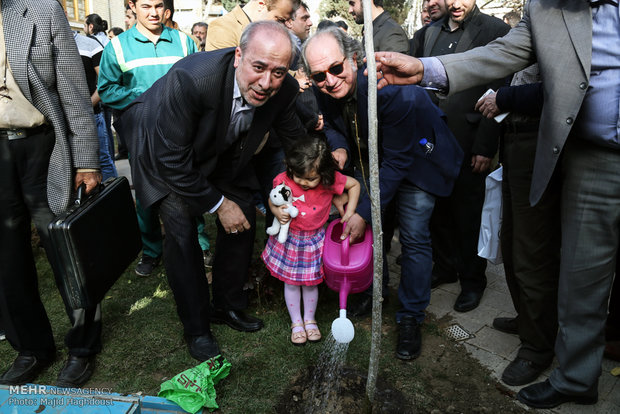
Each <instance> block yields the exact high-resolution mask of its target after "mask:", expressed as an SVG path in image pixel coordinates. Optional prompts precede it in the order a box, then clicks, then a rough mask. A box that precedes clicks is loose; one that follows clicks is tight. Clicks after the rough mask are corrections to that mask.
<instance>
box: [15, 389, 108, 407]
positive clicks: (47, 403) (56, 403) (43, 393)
mask: <svg viewBox="0 0 620 414" xmlns="http://www.w3.org/2000/svg"><path fill="white" fill-rule="evenodd" d="M111 392H112V389H111V388H56V387H46V386H45V385H15V386H13V385H11V386H9V394H10V397H9V399H8V400H6V404H7V405H8V406H19V407H40V406H44V407H67V406H76V407H80V408H81V407H86V406H99V407H103V406H111V405H113V404H114V401H112V400H111V399H109V398H101V396H103V395H106V394H109V393H111Z"/></svg>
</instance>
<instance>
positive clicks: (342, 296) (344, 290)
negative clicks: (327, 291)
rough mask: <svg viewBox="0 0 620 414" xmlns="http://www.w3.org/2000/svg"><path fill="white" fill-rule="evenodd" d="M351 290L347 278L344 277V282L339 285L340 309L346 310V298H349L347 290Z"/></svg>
mask: <svg viewBox="0 0 620 414" xmlns="http://www.w3.org/2000/svg"><path fill="white" fill-rule="evenodd" d="M350 289H351V284H350V283H349V281H348V279H347V277H346V276H345V278H344V280H343V281H342V283H341V284H340V292H338V293H339V297H340V309H341V310H342V309H345V310H346V309H347V296H349V290H350Z"/></svg>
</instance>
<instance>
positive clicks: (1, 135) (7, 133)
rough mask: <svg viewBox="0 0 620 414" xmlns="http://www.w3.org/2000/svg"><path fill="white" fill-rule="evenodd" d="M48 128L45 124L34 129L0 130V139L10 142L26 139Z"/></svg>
mask: <svg viewBox="0 0 620 414" xmlns="http://www.w3.org/2000/svg"><path fill="white" fill-rule="evenodd" d="M48 128H50V126H49V125H46V124H43V125H40V126H38V127H34V128H0V139H8V140H9V141H12V140H14V139H22V138H28V137H31V136H33V135H36V134H40V133H43V132H46V131H47V130H48Z"/></svg>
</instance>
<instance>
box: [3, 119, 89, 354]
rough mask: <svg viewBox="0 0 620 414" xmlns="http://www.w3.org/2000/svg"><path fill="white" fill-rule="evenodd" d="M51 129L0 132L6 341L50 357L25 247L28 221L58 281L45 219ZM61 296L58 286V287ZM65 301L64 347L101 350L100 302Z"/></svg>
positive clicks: (28, 244)
mask: <svg viewBox="0 0 620 414" xmlns="http://www.w3.org/2000/svg"><path fill="white" fill-rule="evenodd" d="M54 142H55V137H54V131H53V130H52V129H51V128H50V129H49V130H48V131H47V132H42V133H39V134H35V135H32V136H30V137H28V138H23V139H18V140H13V141H9V140H7V139H6V138H0V154H1V156H0V218H1V220H0V314H1V315H2V324H3V327H4V329H5V331H6V336H7V339H8V341H9V342H10V343H11V345H12V346H13V348H15V350H17V351H18V352H20V353H23V354H26V355H35V356H37V357H39V358H44V359H46V358H51V357H53V356H54V354H55V350H56V347H55V345H54V337H53V335H52V328H51V326H50V322H49V319H48V318H47V314H46V312H45V308H44V307H43V304H42V303H41V298H40V296H39V290H38V280H37V272H36V268H35V262H34V257H33V253H32V247H31V230H30V226H31V221H34V224H35V226H36V228H37V232H38V234H39V236H40V238H41V244H42V245H43V247H44V249H45V251H46V253H47V257H48V260H49V262H50V264H51V266H52V270H53V271H54V277H55V279H56V284H57V285H58V286H61V281H60V272H59V266H58V262H57V261H56V255H55V253H54V252H53V251H52V250H51V247H50V240H49V234H48V230H47V225H48V224H49V222H50V221H52V219H53V218H54V214H53V213H52V211H51V210H50V208H49V206H48V203H47V172H48V165H49V160H50V155H51V153H52V149H53V147H54ZM60 293H61V296H62V297H63V300H64V299H65V295H64V291H63V290H62V289H60ZM65 307H66V310H67V314H68V315H69V319H70V320H71V323H72V328H71V329H70V330H69V332H68V333H67V335H66V337H65V344H66V345H67V347H68V348H69V353H70V354H72V355H76V356H88V355H94V354H96V353H98V352H100V351H101V308H100V306H99V305H98V306H97V307H95V308H92V309H77V310H71V309H70V308H69V307H68V306H67V301H66V300H65Z"/></svg>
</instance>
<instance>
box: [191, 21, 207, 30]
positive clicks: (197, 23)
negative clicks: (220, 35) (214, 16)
mask: <svg viewBox="0 0 620 414" xmlns="http://www.w3.org/2000/svg"><path fill="white" fill-rule="evenodd" d="M196 26H198V27H204V28H205V29H208V28H209V25H208V24H206V23H205V22H196V23H194V24H193V26H192V32H193V31H194V29H195V28H196Z"/></svg>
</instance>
